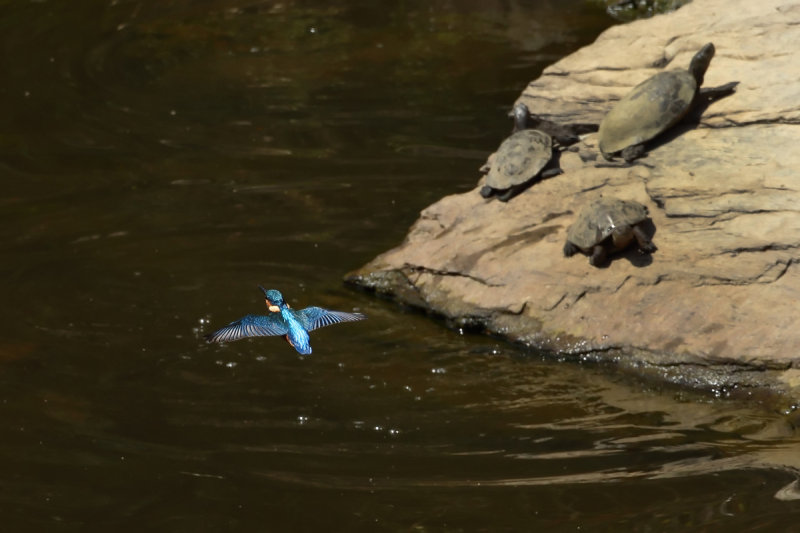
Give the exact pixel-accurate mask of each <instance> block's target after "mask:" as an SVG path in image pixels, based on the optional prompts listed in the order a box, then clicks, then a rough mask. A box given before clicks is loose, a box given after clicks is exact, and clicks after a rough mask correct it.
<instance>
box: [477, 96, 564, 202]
mask: <svg viewBox="0 0 800 533" xmlns="http://www.w3.org/2000/svg"><path fill="white" fill-rule="evenodd" d="M527 116H528V108H527V106H526V105H525V104H523V103H519V104H517V105H516V106H514V118H515V120H514V124H515V127H514V129H515V130H516V131H514V133H512V134H511V135H510V136H509V137H508V138H507V139H506V140H504V141H503V142H502V143H501V144H500V147H499V148H498V149H497V152H495V153H494V154H492V155H491V156H490V157H489V160H488V161H487V162H486V164H485V165H484V166H483V167H481V171H483V172H488V174H487V175H486V184H485V185H484V186H483V187H481V190H480V194H481V196H483V197H484V198H491V197H492V196H495V195H496V196H497V198H498V199H499V200H501V201H503V202H507V201H509V200H510V199H511V198H513V197H514V196H516V195H517V194H519V193H520V192H522V191H523V190H524V189H525V188H526V187H527V186H528V185H530V182H531V181H533V179H534V178H536V177H537V176H540V177H542V178H548V177H551V176H555V175H557V174H561V169H560V168H551V169H545V170H543V169H544V167H545V166H546V165H547V164H548V163H549V162H550V160H551V159H552V158H553V139H552V137H550V136H549V135H548V134H546V133H544V132H543V131H539V130H532V129H525V120H526V119H527Z"/></svg>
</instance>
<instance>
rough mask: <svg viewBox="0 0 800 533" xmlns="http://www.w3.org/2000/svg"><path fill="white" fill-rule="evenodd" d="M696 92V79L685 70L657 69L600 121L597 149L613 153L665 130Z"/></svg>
mask: <svg viewBox="0 0 800 533" xmlns="http://www.w3.org/2000/svg"><path fill="white" fill-rule="evenodd" d="M696 92H697V82H696V81H695V79H694V76H692V75H691V74H690V73H689V71H687V70H682V69H676V70H669V71H667V72H659V73H658V74H656V75H655V76H652V77H651V78H649V79H647V80H645V81H643V82H642V83H640V84H639V85H637V86H636V87H634V88H633V90H631V92H630V93H628V94H627V95H626V96H625V97H624V98H623V99H622V100H620V101H619V102H617V105H615V106H614V107H613V108H612V109H611V111H609V112H608V114H607V115H606V116H605V118H604V119H603V121H602V122H601V123H600V130H599V132H598V136H599V138H600V151H601V152H602V153H603V154H604V155H605V154H614V153H617V152H620V151H622V150H624V149H625V148H627V147H629V146H634V145H637V144H641V143H643V142H646V141H649V140H650V139H652V138H653V137H655V136H656V135H658V134H659V133H661V132H663V131H665V130H667V129H668V128H670V127H671V126H673V125H674V124H675V123H676V122H678V121H679V120H680V119H681V118H683V116H684V115H685V114H686V112H687V111H688V110H689V107H690V106H691V104H692V100H694V96H695V93H696Z"/></svg>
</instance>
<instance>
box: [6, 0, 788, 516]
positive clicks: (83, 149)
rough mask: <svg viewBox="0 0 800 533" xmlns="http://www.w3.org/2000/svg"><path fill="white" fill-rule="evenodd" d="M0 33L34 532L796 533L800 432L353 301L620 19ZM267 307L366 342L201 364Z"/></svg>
mask: <svg viewBox="0 0 800 533" xmlns="http://www.w3.org/2000/svg"><path fill="white" fill-rule="evenodd" d="M0 10H2V15H3V16H2V17H0V21H2V22H1V23H2V24H3V33H2V35H3V37H2V42H3V44H4V50H5V54H4V59H5V61H6V72H7V76H6V80H5V83H4V87H3V95H4V98H2V99H0V116H2V117H3V118H2V119H1V120H0V124H2V127H1V128H0V174H2V176H3V178H4V184H5V185H6V188H5V194H4V195H3V198H1V199H0V205H2V208H3V209H2V214H1V215H0V216H2V217H3V222H4V223H3V224H2V225H0V236H1V237H2V239H3V243H4V247H3V249H2V251H0V258H2V261H1V262H0V272H1V273H2V277H1V278H0V279H2V289H3V294H4V296H5V303H6V305H5V306H4V307H3V309H2V310H0V319H2V323H3V324H5V333H4V336H3V341H2V343H0V384H2V390H3V396H2V398H1V401H0V413H2V416H3V420H4V422H5V423H4V425H3V429H1V430H0V437H2V438H0V443H2V444H0V453H1V454H2V456H3V457H4V460H3V471H4V476H3V479H2V482H0V509H2V510H3V511H4V512H3V516H4V520H5V525H6V527H7V528H9V529H11V530H30V529H39V530H50V529H53V528H54V526H56V527H58V526H60V527H71V528H74V529H79V528H80V529H87V528H94V529H98V530H99V529H103V530H105V529H108V528H109V527H119V526H120V525H121V524H126V525H127V524H129V523H136V524H147V525H148V526H150V527H155V528H161V529H165V530H167V529H168V530H188V529H215V530H216V529H223V528H227V529H233V528H236V529H248V530H253V529H255V530H261V529H268V530H271V529H276V530H294V529H309V530H319V529H322V528H330V527H331V524H336V525H337V526H338V527H339V528H341V529H348V530H352V529H369V530H374V529H386V530H398V529H410V528H414V529H421V530H453V529H465V530H475V529H484V530H503V529H506V530H520V529H523V530H524V529H529V528H530V527H531V525H533V526H534V527H537V528H546V529H547V530H562V529H570V530H574V529H577V527H578V526H581V527H584V528H587V529H588V528H592V529H601V530H603V529H614V528H615V527H617V528H620V527H621V528H625V526H631V527H629V528H630V529H637V528H638V529H640V530H658V531H663V530H665V529H677V528H679V527H681V528H684V529H685V528H686V527H690V526H693V525H694V526H696V525H703V526H709V527H713V526H715V525H716V524H720V525H725V526H731V525H732V524H733V525H734V527H741V528H746V527H747V526H748V525H750V524H753V523H758V524H760V525H764V527H768V526H770V525H771V526H774V527H780V526H786V527H788V524H789V523H793V521H794V520H793V518H796V517H795V516H794V514H795V513H796V511H795V510H794V508H793V507H791V505H792V504H791V503H787V501H786V500H787V497H791V495H792V494H793V491H792V490H791V487H789V484H790V483H791V482H792V481H793V480H794V479H795V472H796V469H797V467H798V465H797V464H796V462H797V460H796V459H795V457H796V456H797V454H796V450H797V437H796V434H795V431H794V428H793V427H792V426H791V425H790V423H789V421H787V420H786V419H784V418H783V417H781V416H779V415H777V414H774V413H771V412H769V411H767V410H760V409H759V408H758V407H757V406H748V405H742V404H738V403H732V402H720V401H717V400H714V399H710V398H706V397H702V396H695V395H691V394H689V393H679V392H675V391H670V390H666V391H665V390H647V389H646V388H644V387H643V386H642V385H641V384H640V383H631V382H628V381H626V380H624V379H613V378H612V377H611V376H612V375H613V374H610V373H608V372H606V371H604V370H603V369H597V368H593V367H591V366H578V365H572V364H563V363H562V364H558V363H553V362H550V361H549V360H547V359H546V358H542V357H541V356H540V355H538V354H530V353H523V352H520V351H519V350H517V349H516V348H514V347H511V346H507V345H504V344H501V343H499V342H496V341H495V340H493V339H490V338H485V337H481V336H475V335H462V334H459V332H456V331H451V330H449V329H446V328H444V327H443V325H442V324H440V323H439V322H437V321H436V320H431V319H429V318H428V317H423V316H419V315H417V314H415V313H411V312H407V311H406V310H403V309H401V308H398V307H396V306H394V305H392V304H389V303H387V302H383V301H380V300H376V299H374V298H372V297H370V296H368V295H364V294H361V293H354V292H351V291H349V290H347V289H345V288H343V287H342V286H341V277H342V274H343V273H344V272H346V271H348V270H350V269H352V268H354V267H356V266H359V265H361V264H363V263H364V262H366V261H367V260H369V259H371V258H372V257H374V256H375V255H376V254H378V253H379V252H381V251H383V250H385V249H387V248H389V247H391V246H393V245H394V244H396V243H397V242H399V241H400V240H401V239H402V238H403V236H404V235H405V231H406V229H407V227H408V225H409V224H411V223H412V222H413V221H414V219H415V218H416V217H417V214H418V212H419V210H420V209H422V208H423V207H425V206H426V205H428V204H429V203H431V202H433V201H435V200H436V199H438V198H439V197H441V196H443V195H445V194H452V193H454V192H460V191H466V190H470V189H472V188H473V187H474V186H475V183H476V181H477V178H478V175H477V172H476V169H477V167H478V166H480V164H481V163H482V162H483V160H484V159H485V155H486V153H487V152H488V151H490V150H491V149H493V148H494V147H495V146H496V145H497V143H498V142H499V140H500V139H502V138H503V136H504V135H506V134H507V133H508V130H509V123H508V122H507V119H506V118H505V112H506V110H507V107H508V106H509V104H510V102H512V101H513V99H514V98H515V97H516V95H517V94H518V92H519V91H520V89H521V88H522V87H523V86H524V84H525V83H527V81H529V80H530V79H532V78H533V77H534V76H535V75H536V74H537V73H538V72H539V71H540V70H541V69H542V68H543V67H544V66H545V65H546V64H547V63H549V62H551V61H553V60H555V59H556V58H558V57H560V56H561V55H562V54H564V53H567V52H568V51H570V50H572V49H574V48H576V47H578V46H580V45H582V44H584V43H587V42H589V41H591V39H593V38H594V36H595V35H596V34H597V33H598V32H599V31H601V30H602V29H603V28H604V27H605V26H606V25H608V24H609V23H610V21H609V20H608V19H607V18H606V16H605V15H604V12H603V11H602V9H600V8H595V7H590V6H587V5H585V4H584V3H583V2H582V1H578V0H575V1H574V2H573V1H570V2H534V1H528V2H521V1H520V2H510V3H509V2H490V3H486V2H466V1H462V2H434V3H429V2H410V3H409V2H405V3H400V4H392V5H388V4H387V5H380V4H375V3H374V2H358V1H352V2H346V3H344V4H338V5H336V6H330V5H329V4H326V3H321V2H312V1H307V2H300V1H298V2H252V1H250V2H244V1H235V0H225V1H223V0H216V1H213V2H202V3H198V2H190V1H172V2H169V3H163V2H155V1H123V0H117V1H111V2H109V1H99V0H94V1H91V0H90V1H86V2H80V3H77V4H75V5H73V4H70V5H69V6H67V4H64V5H61V4H58V3H50V2H30V3H19V2H18V3H5V4H3V5H2V6H0ZM257 283H261V284H267V285H270V286H274V287H279V288H280V289H281V290H282V291H283V292H284V294H285V295H286V297H287V299H288V301H289V302H290V303H291V304H292V305H294V306H296V307H298V306H299V307H303V306H305V305H309V304H312V303H313V304H316V305H321V306H324V307H328V308H334V309H343V310H350V309H352V310H358V311H361V312H364V313H366V314H367V315H368V316H369V320H368V321H366V322H364V323H363V324H362V323H360V324H359V325H358V327H356V326H354V327H352V328H350V329H348V330H347V331H341V330H339V331H337V330H335V329H334V328H328V329H330V331H328V330H326V329H324V330H320V331H319V332H315V333H314V336H315V337H314V342H315V346H318V347H319V349H317V350H315V354H314V356H313V357H309V358H305V359H301V358H298V357H297V356H296V355H295V354H294V353H293V351H292V350H291V348H290V347H287V346H286V345H285V343H283V342H282V341H280V340H278V339H254V340H246V341H240V342H237V343H233V344H230V345H226V346H209V345H206V344H204V343H203V342H202V334H203V333H206V332H208V331H210V330H212V329H214V328H215V327H217V326H219V325H220V324H224V323H227V321H229V320H232V319H233V318H236V317H238V316H240V314H241V313H242V312H254V313H260V312H263V301H262V299H261V296H260V295H259V293H258V291H257V289H256V287H255V285H256V284H257ZM782 487H789V488H787V489H786V490H785V491H784V492H783V493H780V494H781V498H782V499H777V498H776V497H775V495H776V493H778V492H779V490H780V489H781V488H782ZM787 495H788V496H787ZM786 527H784V528H783V529H785V528H786Z"/></svg>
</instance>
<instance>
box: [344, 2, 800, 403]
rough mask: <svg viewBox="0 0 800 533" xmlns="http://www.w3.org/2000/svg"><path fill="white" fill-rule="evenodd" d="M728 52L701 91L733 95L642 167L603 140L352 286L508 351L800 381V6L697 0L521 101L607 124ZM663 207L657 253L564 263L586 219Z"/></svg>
mask: <svg viewBox="0 0 800 533" xmlns="http://www.w3.org/2000/svg"><path fill="white" fill-rule="evenodd" d="M709 41H711V42H714V44H715V46H716V49H717V53H716V56H715V58H714V59H713V61H712V62H711V66H710V68H709V69H708V72H707V73H706V76H705V83H704V87H713V86H719V85H723V84H725V83H728V82H731V81H738V82H739V85H738V87H737V90H736V92H735V93H734V94H733V95H731V96H729V97H726V98H723V99H720V100H718V101H715V102H713V103H712V104H711V105H709V106H708V107H707V108H706V109H704V110H703V113H702V116H701V117H698V118H696V119H695V120H694V121H692V120H689V121H687V122H684V123H682V124H681V125H679V126H678V127H676V128H675V129H673V130H671V131H669V132H667V133H666V134H665V135H664V136H662V137H661V138H659V139H657V140H656V142H654V143H651V144H650V145H649V146H648V149H649V151H648V154H647V155H646V156H645V157H643V158H642V159H641V160H639V161H638V162H637V163H636V164H634V165H632V166H623V165H619V166H614V165H610V166H609V165H608V164H607V163H606V162H605V161H604V160H603V159H602V157H601V156H600V155H599V152H598V150H597V136H596V134H588V135H585V136H583V137H582V140H581V141H580V143H578V144H577V145H574V146H573V147H572V148H571V149H570V150H569V151H565V152H564V153H563V154H562V155H561V158H560V166H561V168H562V169H563V170H564V174H562V175H560V176H556V177H553V178H550V179H545V180H542V181H541V182H539V183H536V184H535V185H533V186H532V187H531V188H530V189H528V190H527V191H525V192H523V193H522V194H520V195H519V196H517V197H515V198H514V199H512V200H511V201H510V202H508V203H503V202H499V201H496V200H488V201H487V200H484V199H483V198H482V197H481V196H480V195H479V194H478V188H479V186H480V183H478V184H477V185H478V188H476V189H475V190H474V191H470V192H469V193H465V194H459V195H453V196H448V197H446V198H443V199H442V200H440V201H439V202H437V203H435V204H433V205H431V206H430V207H428V208H427V209H425V210H424V211H423V212H422V213H421V215H420V218H419V220H418V221H417V222H416V223H415V224H414V226H413V227H412V228H411V230H410V232H409V234H408V237H407V239H406V240H405V242H404V243H402V244H401V245H400V246H398V247H397V248H395V249H393V250H390V251H388V252H386V253H384V254H382V255H381V256H379V257H377V258H376V259H374V260H373V261H372V262H370V263H369V264H367V265H365V266H364V267H362V268H361V269H359V270H358V271H356V272H353V273H351V274H350V275H349V276H348V280H349V281H350V282H353V283H355V284H357V285H360V286H362V287H365V288H369V289H374V290H376V291H379V292H381V293H383V294H388V295H391V296H392V297H394V298H396V299H398V300H400V301H402V302H405V303H407V304H410V305H414V306H418V307H421V308H424V309H428V310H430V311H432V312H434V313H437V314H441V315H444V316H445V317H447V318H449V319H451V320H454V321H456V323H466V324H473V325H479V326H481V327H485V328H486V329H487V330H488V331H490V332H492V333H495V334H498V335H501V336H503V337H505V338H508V339H509V340H513V341H519V342H522V343H525V344H527V345H531V346H534V347H537V348H544V349H548V350H553V351H555V352H558V353H560V354H573V355H582V356H586V357H591V358H592V359H596V360H601V361H603V360H609V361H612V362H614V363H616V364H618V365H620V366H621V367H624V368H627V369H629V370H631V371H632V372H635V373H639V374H644V375H648V376H654V377H656V378H657V379H663V380H667V381H674V382H679V383H684V384H689V385H692V386H701V387H712V388H716V389H726V390H728V389H731V388H737V387H751V386H767V387H771V388H775V389H779V390H784V391H785V390H792V392H793V394H794V393H796V392H797V391H798V390H800V389H798V388H797V386H798V385H800V380H798V378H797V376H796V374H797V372H798V371H797V370H795V368H800V327H797V325H796V324H797V321H798V320H797V319H798V317H799V316H800V273H799V272H798V259H800V160H798V159H799V158H800V151H798V150H796V147H797V146H798V145H800V70H799V69H800V63H798V62H797V61H796V52H795V51H796V50H798V49H800V4H797V3H796V2H789V1H779V0H766V1H762V2H750V1H748V0H735V1H729V0H695V1H694V2H692V3H691V4H689V5H687V6H684V7H683V8H681V9H680V10H678V11H676V12H674V13H670V14H667V15H661V16H657V17H654V18H652V19H648V20H642V21H637V22H634V23H631V24H627V25H621V26H617V27H614V28H611V29H609V30H608V31H606V32H605V33H604V34H603V35H601V36H600V37H599V38H598V39H597V41H596V42H595V43H594V44H592V45H590V46H588V47H586V48H583V49H581V50H579V51H577V52H576V53H574V54H572V55H570V56H568V57H566V58H564V59H563V60H561V61H559V62H558V63H556V64H554V65H552V66H551V67H549V68H548V69H546V70H545V71H544V72H543V74H542V76H541V77H540V78H538V79H537V80H535V81H533V82H531V83H530V84H529V86H528V87H527V88H526V90H525V91H524V93H523V94H522V95H521V96H520V101H522V102H524V103H525V104H526V105H527V106H528V107H529V108H530V110H531V111H532V112H534V113H537V114H539V115H541V116H542V117H543V118H545V119H547V120H551V121H554V122H557V123H587V124H590V123H599V122H600V120H601V119H602V117H603V115H604V114H605V113H606V112H607V110H608V109H609V108H610V107H611V106H612V105H613V104H614V102H615V101H617V100H618V99H619V98H621V97H622V96H624V95H625V94H626V93H627V92H628V91H629V90H630V89H631V88H632V87H633V86H635V85H636V84H638V83H639V82H641V81H643V80H644V79H646V78H647V77H648V76H651V75H652V74H654V73H656V72H658V71H660V70H661V69H663V68H686V66H687V65H688V63H689V61H690V59H691V57H692V55H693V54H694V53H695V52H696V51H697V50H698V49H699V48H700V47H701V46H702V45H703V44H704V43H706V42H709ZM601 195H602V196H615V197H618V198H622V199H630V200H635V201H637V202H640V203H642V204H644V205H645V206H647V207H648V209H649V212H650V218H651V220H652V223H653V225H654V235H653V242H654V243H655V245H656V246H657V247H658V250H657V251H656V252H655V253H653V254H652V255H651V256H648V255H642V254H640V253H638V252H637V251H636V249H635V247H631V248H630V249H628V250H627V251H625V252H622V253H620V254H617V255H616V256H612V258H611V261H610V263H609V264H608V265H607V266H605V267H604V268H595V267H592V266H591V265H590V264H589V262H588V260H587V258H586V257H585V256H583V255H580V254H579V255H576V256H573V257H571V258H565V257H564V255H563V253H562V247H563V245H564V242H565V238H566V232H567V229H568V228H569V226H570V224H571V223H572V222H573V220H574V219H575V216H576V214H577V213H578V211H579V210H580V208H581V206H583V205H584V204H585V203H587V202H589V201H591V200H593V199H596V198H597V197H599V196H601Z"/></svg>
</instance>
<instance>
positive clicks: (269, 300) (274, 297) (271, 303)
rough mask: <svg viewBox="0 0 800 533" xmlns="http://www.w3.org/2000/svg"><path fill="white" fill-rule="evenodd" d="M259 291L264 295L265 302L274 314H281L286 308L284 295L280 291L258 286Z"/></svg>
mask: <svg viewBox="0 0 800 533" xmlns="http://www.w3.org/2000/svg"><path fill="white" fill-rule="evenodd" d="M258 288H259V289H261V291H262V292H263V293H264V300H265V301H266V304H267V308H269V310H270V311H272V312H273V313H278V312H280V310H281V308H282V307H283V306H284V304H285V302H284V301H283V295H282V294H281V293H280V291H276V290H275V289H269V290H267V289H265V288H264V287H262V286H261V285H259V286H258Z"/></svg>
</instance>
